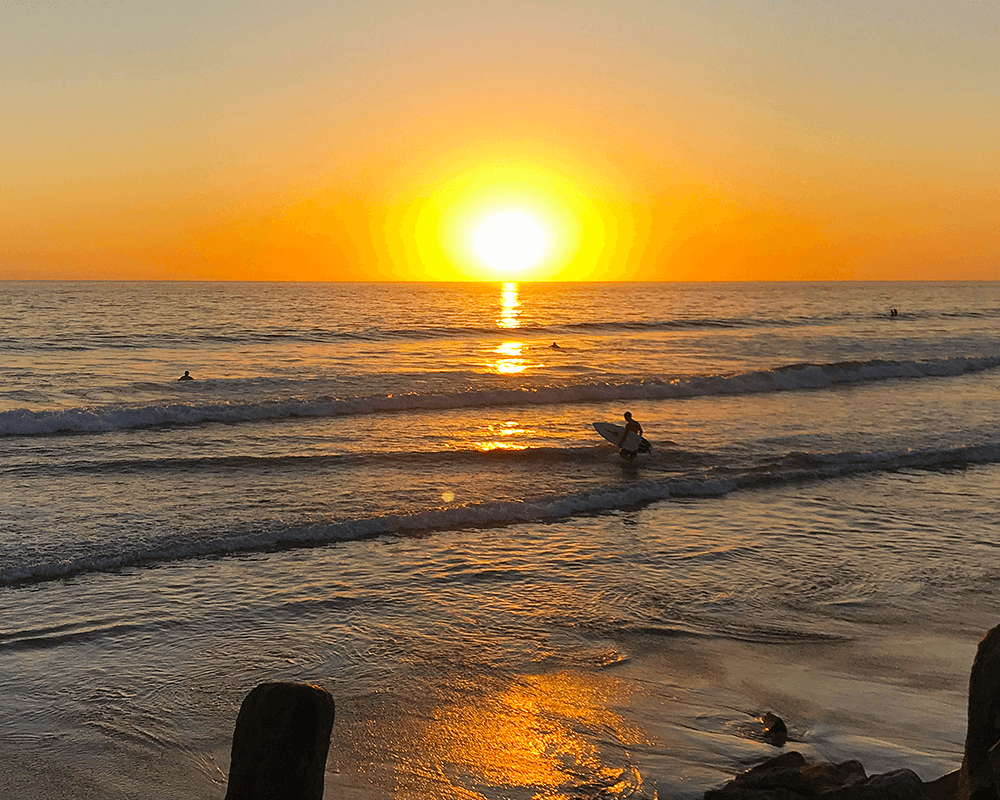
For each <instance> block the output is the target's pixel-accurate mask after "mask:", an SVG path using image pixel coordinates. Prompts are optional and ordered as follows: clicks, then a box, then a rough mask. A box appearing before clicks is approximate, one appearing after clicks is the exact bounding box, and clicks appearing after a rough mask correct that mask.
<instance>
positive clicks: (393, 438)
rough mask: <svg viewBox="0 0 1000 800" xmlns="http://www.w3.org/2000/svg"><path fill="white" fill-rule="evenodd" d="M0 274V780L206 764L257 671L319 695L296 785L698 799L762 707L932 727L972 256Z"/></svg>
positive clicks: (989, 504) (51, 786)
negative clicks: (514, 269) (557, 267)
mask: <svg viewBox="0 0 1000 800" xmlns="http://www.w3.org/2000/svg"><path fill="white" fill-rule="evenodd" d="M0 296H2V299H3V302H2V303H0V365H2V370H3V377H4V381H3V386H2V390H0V687H2V696H3V699H4V706H5V714H4V715H3V718H2V720H0V761H2V762H3V764H4V770H3V775H2V776H0V796H4V797H18V798H22V799H24V798H27V799H28V800H30V799H32V798H38V799H39V800H54V799H55V798H98V797H99V798H102V800H117V799H118V798H144V800H148V798H191V799H192V800H200V799H201V798H205V799H206V800H207V799H208V798H221V797H222V796H223V794H224V792H225V780H226V774H227V770H228V766H229V748H230V744H231V737H232V731H233V726H234V723H235V719H236V715H237V712H238V710H239V706H240V703H241V701H242V699H243V697H244V696H245V695H246V694H247V692H249V691H250V689H252V688H253V687H254V686H255V685H257V684H258V683H261V682H265V681H273V680H291V681H303V682H309V683H314V684H317V685H319V686H323V687H325V688H326V689H328V690H329V691H330V692H331V693H332V695H333V696H334V699H335V701H336V704H337V718H336V723H335V725H334V733H333V739H332V743H331V750H330V757H329V761H328V764H327V776H326V779H327V789H326V796H328V797H331V798H333V797H337V798H356V799H357V800H362V799H364V800H378V799H380V798H399V799H402V798H414V799H416V798H449V799H450V798H455V800H458V799H459V798H461V800H469V799H470V798H483V799H484V800H508V799H516V800H520V799H521V798H524V799H525V800H527V799H528V798H551V799H552V800H555V799H556V798H561V799H565V800H576V799H580V800H583V798H605V799H609V798H661V799H663V798H681V799H682V800H683V799H685V798H700V797H701V795H702V794H703V793H704V792H705V791H706V790H707V789H709V788H713V787H716V786H719V785H721V784H722V783H724V782H725V781H726V780H728V779H729V778H731V777H732V776H733V775H734V774H736V773H738V772H739V771H741V770H743V769H746V768H747V767H749V766H751V765H753V764H755V763H758V762H759V761H762V760H764V759H765V758H767V757H768V756H770V755H773V754H776V753H777V752H780V751H779V750H778V749H777V748H775V747H774V746H772V745H770V744H767V743H765V742H763V741H761V739H760V738H759V736H758V735H757V733H758V730H759V724H758V723H757V722H756V721H755V720H756V718H757V717H759V715H761V714H763V713H765V712H772V713H775V714H777V715H779V716H780V717H782V719H784V721H785V722H786V724H787V725H788V728H789V733H790V738H791V741H790V742H789V743H788V745H786V749H791V748H794V749H797V750H800V751H802V752H803V753H804V754H805V755H807V756H808V757H813V758H823V759H829V760H836V761H842V760H846V759H848V758H857V759H860V760H861V761H862V762H863V763H864V764H865V766H866V768H867V769H868V771H869V773H876V772H885V771H888V770H892V769H899V768H902V767H908V768H911V769H914V770H915V771H916V772H917V773H918V774H919V775H920V776H921V777H922V778H924V779H925V780H931V779H933V778H936V777H938V776H939V775H941V774H944V773H945V772H949V771H951V770H953V769H955V768H957V766H958V765H959V763H960V761H961V756H962V748H963V743H964V736H965V715H966V704H967V696H966V692H967V686H968V675H969V669H970V667H971V664H972V659H973V657H974V654H975V649H976V645H977V643H978V640H979V639H980V638H981V637H982V636H983V635H984V634H985V632H986V631H987V630H988V629H989V628H991V627H992V626H993V625H995V624H997V622H998V621H1000V619H998V613H997V611H998V608H997V602H996V600H995V592H996V590H997V588H998V584H1000V552H998V549H997V546H998V544H997V543H998V539H1000V537H998V522H997V520H998V519H1000V491H998V489H1000V402H998V399H1000V346H998V345H1000V284H997V283H794V284H791V283H783V284H766V283H733V284H670V283H662V284H607V283H587V284H584V283H578V284H540V283H502V284H497V283H489V284H487V283H482V284H430V283H414V284H403V283H394V284H382V283H378V284H375V283H373V284H321V283H316V284H257V283H169V282H168V283H103V282H81V283H73V282H65V283H60V282H48V283H33V282H4V283H0ZM890 309H897V310H898V313H897V314H895V315H893V314H891V313H890ZM185 371H189V372H190V375H191V376H192V377H193V378H194V380H190V381H179V380H178V378H179V377H180V376H181V375H182V374H183V373H184V372H185ZM625 411H631V412H632V414H633V415H634V417H635V419H636V420H638V421H639V422H640V423H641V425H642V427H643V429H644V433H645V436H646V438H647V439H649V440H650V441H651V442H652V445H653V448H652V452H651V453H649V454H647V455H640V456H639V457H638V458H637V459H636V460H635V461H634V462H629V461H627V460H624V459H622V458H620V457H619V454H618V451H617V450H616V448H615V447H614V446H613V445H610V444H608V443H607V442H605V441H604V440H603V439H601V438H600V437H599V436H598V435H597V433H596V432H595V431H594V429H593V427H592V423H593V422H595V421H601V420H603V421H609V422H617V423H619V424H620V423H621V421H622V415H623V413H624V412H625Z"/></svg>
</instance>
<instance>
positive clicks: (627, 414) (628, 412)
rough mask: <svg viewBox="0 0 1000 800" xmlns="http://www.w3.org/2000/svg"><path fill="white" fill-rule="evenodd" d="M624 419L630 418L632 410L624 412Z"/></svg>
mask: <svg viewBox="0 0 1000 800" xmlns="http://www.w3.org/2000/svg"><path fill="white" fill-rule="evenodd" d="M625 419H629V420H630V419H632V412H631V411H626V412H625Z"/></svg>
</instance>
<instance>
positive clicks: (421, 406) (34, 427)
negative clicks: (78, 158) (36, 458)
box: [0, 356, 1000, 436]
mask: <svg viewBox="0 0 1000 800" xmlns="http://www.w3.org/2000/svg"><path fill="white" fill-rule="evenodd" d="M997 367H1000V356H992V357H981V358H944V359H936V360H926V361H886V360H870V361H844V362H836V363H827V364H808V363H806V364H789V365H786V366H782V367H777V368H775V369H766V370H755V371H751V372H744V373H739V374H736V375H711V376H696V375H695V376H684V377H676V378H659V377H652V378H645V379H641V380H634V381H625V382H620V383H615V382H610V381H606V382H599V381H595V382H589V383H581V384H575V385H569V386H543V387H525V388H515V389H504V388H490V389H475V390H467V391H462V392H453V393H441V394H433V393H430V394H422V393H406V394H392V395H374V396H366V397H346V398H339V397H329V396H322V397H316V398H312V399H303V398H300V397H288V398H284V399H267V400H259V401H233V402H225V401H223V402H215V403H204V404H198V403H166V404H154V405H144V406H120V405H111V406H92V407H78V408H69V409H63V410H55V411H33V410H31V409H15V410H11V411H4V412H0V436H37V435H45V434H54V433H103V432H111V431H121V430H129V429H134V428H146V427H154V426H163V425H198V424H201V423H210V422H221V423H240V422H259V421H265V420H281V419H293V418H296V417H338V416H352V415H358V416H361V415H369V414H380V413H393V412H404V411H409V410H439V409H444V410H448V409H462V408H489V407H497V406H520V405H559V404H568V403H585V402H607V401H621V400H669V399H673V398H686V397H710V396H718V395H746V394H757V393H765V392H791V391H800V390H809V389H824V388H829V387H831V386H837V385H842V384H860V383H868V382H872V381H881V380H890V379H920V378H929V377H935V378H937V377H953V376H957V375H964V374H966V373H972V372H982V371H985V370H990V369H995V368H997Z"/></svg>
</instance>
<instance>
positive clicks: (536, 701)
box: [422, 673, 645, 800]
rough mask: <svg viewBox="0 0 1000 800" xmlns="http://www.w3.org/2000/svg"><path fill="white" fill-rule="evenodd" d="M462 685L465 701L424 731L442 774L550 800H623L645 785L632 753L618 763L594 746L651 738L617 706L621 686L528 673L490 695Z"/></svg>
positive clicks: (577, 677) (438, 716)
mask: <svg viewBox="0 0 1000 800" xmlns="http://www.w3.org/2000/svg"><path fill="white" fill-rule="evenodd" d="M457 688H459V692H460V693H461V694H462V695H464V696H465V699H463V700H458V701H457V702H455V703H454V704H449V705H447V706H446V707H440V708H438V709H436V710H435V711H434V713H433V714H432V715H431V719H430V720H429V721H428V723H427V727H426V729H425V730H424V731H423V732H422V738H423V740H424V742H425V743H426V745H427V746H428V748H429V749H430V751H431V757H432V758H433V759H434V761H435V762H436V766H437V769H438V770H439V771H440V773H441V774H443V775H447V774H449V773H453V772H457V774H459V775H464V776H468V778H470V779H471V780H470V783H472V785H475V784H477V783H486V784H490V785H493V786H506V787H511V788H514V787H517V788H522V789H524V788H527V789H529V790H532V796H533V797H534V798H539V799H541V798H545V799H546V800H561V799H562V798H567V799H568V798H571V797H579V796H588V797H590V796H595V797H596V796H600V797H621V796H627V795H629V794H631V793H633V792H634V791H636V790H638V789H639V788H641V785H642V777H641V776H640V775H639V773H638V770H637V769H636V768H635V766H634V765H632V764H630V763H627V761H628V759H627V756H626V759H625V761H626V763H624V764H622V763H619V764H617V765H612V763H609V760H608V759H607V758H606V757H605V756H603V755H602V753H601V752H600V750H599V749H598V746H597V745H596V744H595V743H594V739H596V738H606V737H609V736H610V737H611V738H612V739H614V740H615V741H616V743H617V746H618V747H622V746H624V747H629V746H631V745H636V744H640V743H642V742H644V741H645V737H644V736H643V735H642V734H641V733H640V732H639V731H638V730H637V729H635V728H634V727H633V726H631V725H629V724H628V723H626V722H625V720H624V719H622V718H621V717H620V716H619V715H618V714H616V713H614V712H613V711H611V709H610V708H609V706H610V704H611V703H612V702H614V701H615V700H616V699H620V698H618V695H620V694H621V692H622V690H621V688H620V685H619V684H617V682H614V681H602V680H600V679H598V680H596V681H595V680H594V679H593V678H590V677H586V676H582V675H572V674H567V673H560V674H555V675H528V676H524V677H523V678H521V679H520V680H518V681H515V682H513V683H511V684H510V685H508V686H506V687H504V688H500V689H498V690H497V691H495V692H487V693H486V694H485V695H483V694H482V693H481V687H478V689H479V691H477V687H471V686H470V687H467V688H468V691H467V692H466V691H465V690H464V689H463V688H462V687H457ZM621 756H622V753H621V752H620V751H619V752H618V754H617V759H621ZM518 796H520V794H518Z"/></svg>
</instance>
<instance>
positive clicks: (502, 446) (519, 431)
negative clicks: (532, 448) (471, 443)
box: [476, 420, 531, 452]
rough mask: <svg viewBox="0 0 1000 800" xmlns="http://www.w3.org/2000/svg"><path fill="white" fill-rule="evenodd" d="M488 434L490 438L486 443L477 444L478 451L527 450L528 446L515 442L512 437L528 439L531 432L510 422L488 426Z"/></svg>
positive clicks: (516, 423)
mask: <svg viewBox="0 0 1000 800" xmlns="http://www.w3.org/2000/svg"><path fill="white" fill-rule="evenodd" d="M486 434H487V436H488V437H489V438H488V439H487V440H486V441H482V442H476V449H477V450H482V451H483V452H487V451H489V450H527V449H528V446H527V445H526V444H521V443H519V442H514V441H511V440H510V437H514V436H519V437H527V436H529V435H530V434H531V431H529V430H527V429H526V428H523V427H521V425H520V423H518V422H514V421H513V420H508V421H506V422H501V423H499V424H493V425H487V426H486Z"/></svg>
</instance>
